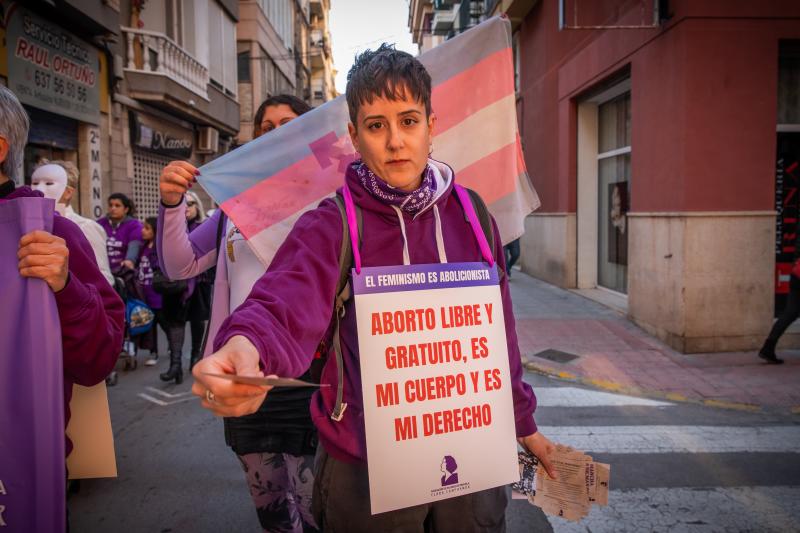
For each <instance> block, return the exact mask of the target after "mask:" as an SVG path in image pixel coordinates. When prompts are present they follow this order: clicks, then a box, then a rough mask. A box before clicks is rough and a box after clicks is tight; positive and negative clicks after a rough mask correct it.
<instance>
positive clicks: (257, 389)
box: [192, 44, 555, 531]
mask: <svg viewBox="0 0 800 533" xmlns="http://www.w3.org/2000/svg"><path fill="white" fill-rule="evenodd" d="M346 99H347V105H348V110H349V117H350V124H348V131H349V135H350V139H351V140H352V143H353V145H354V147H355V148H356V150H357V152H358V154H359V156H360V157H359V158H358V159H357V160H356V161H354V162H352V163H351V164H349V165H348V166H347V169H346V177H345V187H344V188H343V189H340V190H339V192H338V194H340V195H342V194H346V195H352V200H353V202H354V203H355V205H356V206H357V207H358V208H359V209H360V212H361V214H362V216H363V228H364V229H363V242H361V243H360V244H359V243H358V242H357V241H358V240H357V239H353V240H354V242H353V246H354V248H356V249H357V250H358V253H359V254H360V261H361V264H363V265H364V266H385V265H411V264H414V265H417V264H428V263H439V262H448V261H450V262H470V261H471V262H474V261H482V260H483V259H484V257H485V255H484V254H483V251H482V249H481V246H479V244H478V242H477V241H476V235H475V233H474V227H471V226H470V224H466V223H465V209H466V207H465V206H463V204H462V201H461V199H460V198H457V194H456V190H455V173H454V172H453V170H452V169H451V167H450V166H448V165H447V164H446V163H442V162H439V161H436V160H434V159H430V158H429V154H430V153H431V150H432V139H433V132H434V128H435V125H436V117H435V115H433V113H432V110H431V78H430V75H429V73H428V72H427V71H426V69H425V67H424V66H423V65H422V64H421V63H420V62H419V61H418V60H417V59H415V58H414V57H412V56H411V55H409V54H407V53H405V52H401V51H397V50H395V49H394V47H393V46H390V45H386V44H383V45H381V47H380V48H378V49H377V50H375V51H366V52H364V53H363V54H361V55H360V56H358V57H357V58H356V61H355V64H354V65H353V67H352V69H351V70H350V72H349V73H348V83H347V91H346ZM342 218H343V217H342V214H341V211H340V208H339V207H338V206H337V203H336V202H334V200H332V199H326V200H324V201H323V202H322V203H321V204H320V205H319V207H317V208H316V209H314V210H312V211H309V212H307V213H305V214H303V215H302V216H301V217H300V218H299V220H298V221H297V223H296V224H295V225H294V228H293V229H292V230H291V232H290V233H289V236H288V237H287V239H286V240H285V241H284V243H283V245H282V246H281V247H280V248H279V249H278V251H277V254H276V255H275V257H274V259H273V261H272V263H271V264H270V266H269V268H268V269H267V272H266V273H265V274H264V275H263V276H262V277H261V278H260V279H259V280H258V282H257V283H256V284H255V286H254V287H253V290H252V291H251V293H250V295H249V296H248V298H247V299H246V300H245V302H244V303H243V304H242V305H241V306H239V307H238V308H237V309H236V310H235V311H234V312H233V313H232V314H231V316H230V317H228V318H227V320H226V321H225V322H224V323H223V325H222V327H221V328H220V330H219V332H218V333H217V335H216V338H215V340H214V349H215V353H213V354H212V355H210V356H208V357H206V358H205V359H204V360H203V361H201V362H200V363H198V364H197V365H196V366H195V369H194V371H193V374H194V377H195V383H194V385H193V387H192V390H193V392H194V393H195V394H196V395H198V396H200V397H201V398H202V405H203V406H204V407H205V408H207V409H209V410H210V411H212V412H213V413H215V414H217V415H220V416H226V417H236V416H242V415H246V414H249V413H252V412H254V411H256V410H257V409H258V408H259V406H260V405H261V403H262V402H263V401H264V399H265V397H267V398H268V397H269V395H270V394H272V392H271V391H272V387H269V386H257V385H246V384H241V383H235V382H231V381H229V380H224V379H221V378H218V377H213V376H212V375H210V374H223V373H225V374H237V375H240V376H263V375H264V374H268V375H272V376H286V377H294V376H300V375H302V374H303V372H304V371H305V370H306V369H307V368H308V366H309V364H310V363H311V359H312V355H313V354H314V352H315V348H316V346H317V344H318V343H319V341H320V339H323V338H324V337H325V336H326V334H327V333H329V332H330V331H331V322H332V321H331V317H332V315H333V311H334V299H335V297H336V296H337V294H336V292H337V283H338V281H339V276H340V268H341V265H340V250H341V248H342V240H343V238H346V237H345V236H344V235H345V234H344V230H345V229H346V228H345V227H344V222H343V219H342ZM492 226H493V233H494V239H493V241H494V243H495V245H494V249H493V250H491V254H492V255H493V257H494V258H496V262H497V266H498V268H500V269H502V268H504V263H505V261H504V258H503V250H502V244H501V241H500V237H499V233H498V231H497V227H496V225H495V224H494V222H493V224H492ZM349 228H350V231H351V232H352V231H354V228H353V224H350V226H349ZM351 235H352V233H351ZM354 252H355V250H354ZM500 293H501V295H502V303H503V308H504V316H505V324H504V325H505V335H506V342H507V345H508V359H509V361H508V363H509V368H510V377H511V389H512V392H511V395H512V397H513V409H514V420H515V425H516V435H517V438H518V441H519V443H520V444H521V445H522V446H524V447H525V448H527V449H528V450H529V451H530V452H532V453H533V454H534V455H536V456H537V457H538V458H539V460H540V461H541V463H542V465H543V466H544V468H545V469H546V470H547V471H548V473H549V474H550V475H552V476H553V477H555V471H554V469H553V465H552V464H551V461H550V456H551V453H552V452H553V451H554V448H555V447H554V445H553V444H552V443H551V442H550V441H549V440H548V439H547V438H546V437H545V436H543V435H542V434H541V433H539V432H538V431H537V427H536V423H535V421H534V418H533V412H534V410H535V407H536V398H535V396H534V394H533V391H532V390H531V387H530V386H529V385H527V384H526V383H525V382H524V381H523V380H522V374H523V370H522V365H521V360H520V353H519V346H518V343H517V336H516V332H515V329H514V328H515V326H514V317H513V310H512V306H511V295H510V292H509V288H508V283H507V279H506V278H505V277H503V278H502V281H501V283H500ZM340 316H341V321H340V322H337V323H338V324H339V327H338V331H339V336H340V337H339V338H340V347H341V349H340V353H341V356H342V360H341V361H342V362H341V363H339V364H337V361H336V359H338V354H337V358H336V359H334V358H333V357H330V358H329V359H328V361H327V364H326V366H325V368H324V370H323V373H322V379H321V382H322V384H323V385H324V386H325V385H327V386H328V387H323V388H321V389H320V391H318V392H317V393H315V395H314V397H313V398H312V402H311V409H312V417H313V419H314V423H315V424H316V426H317V429H318V431H319V440H320V447H319V448H318V452H317V460H318V463H317V470H316V479H315V490H314V509H315V517H316V519H317V523H318V524H319V526H320V527H321V528H322V529H323V530H326V531H396V530H403V531H423V530H434V531H474V530H477V529H480V530H482V531H503V530H504V529H505V508H506V505H507V501H508V499H507V493H506V491H505V488H504V487H497V488H494V489H489V490H484V491H480V492H475V493H472V494H468V495H465V496H458V497H454V498H450V499H445V500H439V501H435V502H432V503H429V504H425V505H417V506H414V507H410V508H405V509H399V510H395V511H389V512H384V513H380V514H376V515H372V514H371V512H370V503H369V499H370V498H369V479H368V473H367V468H366V443H365V425H364V417H363V412H364V409H363V400H362V397H361V395H362V389H361V383H360V382H361V374H360V371H359V351H358V345H359V342H358V337H357V335H358V332H357V331H356V317H355V305H354V303H353V300H352V299H350V300H348V301H347V302H345V303H344V306H343V308H342V309H341V313H340ZM334 343H336V341H334ZM337 367H338V368H337ZM337 373H338V375H337ZM340 391H343V398H342V397H341V396H340V397H339V398H337V392H340ZM345 404H346V406H347V409H346V411H345V410H344V409H343V407H342V406H343V405H345Z"/></svg>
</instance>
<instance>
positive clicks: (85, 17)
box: [0, 0, 239, 218]
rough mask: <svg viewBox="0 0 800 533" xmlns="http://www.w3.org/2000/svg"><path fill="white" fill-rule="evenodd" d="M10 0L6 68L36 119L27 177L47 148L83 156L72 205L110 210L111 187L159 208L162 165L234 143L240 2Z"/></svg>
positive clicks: (1, 71) (58, 155) (93, 211)
mask: <svg viewBox="0 0 800 533" xmlns="http://www.w3.org/2000/svg"><path fill="white" fill-rule="evenodd" d="M53 4H55V5H53ZM0 6H2V15H3V20H4V25H3V26H4V28H3V31H5V38H4V39H3V40H2V41H3V43H6V47H5V49H2V50H0V76H2V78H1V79H2V80H3V81H4V83H6V84H7V85H8V86H9V87H10V88H11V89H12V90H13V91H14V92H15V93H16V94H17V96H18V97H20V99H21V101H22V102H23V104H24V105H25V106H26V109H27V110H28V113H29V115H30V118H31V132H30V136H29V144H28V147H27V148H26V157H25V168H24V172H23V174H24V176H25V180H26V181H27V180H29V179H30V175H31V173H32V172H33V169H34V167H35V166H36V165H37V164H38V162H39V161H40V160H41V159H43V158H44V159H65V160H69V161H72V162H74V163H77V164H78V168H79V170H80V173H81V179H80V186H79V191H78V200H77V202H75V201H74V205H73V207H74V208H75V209H76V211H78V212H80V213H81V214H82V215H84V216H88V217H93V218H98V217H99V216H102V215H103V214H104V213H105V210H106V198H107V197H108V195H109V194H111V193H113V192H122V193H125V194H127V195H129V196H130V197H131V198H132V199H133V200H134V202H135V203H136V205H137V215H138V216H139V217H142V218H143V217H146V216H152V215H155V214H157V212H158V202H159V192H158V179H159V176H160V173H161V169H162V168H163V167H164V165H166V164H167V163H168V162H169V161H171V160H175V159H183V160H188V161H190V162H192V163H193V164H195V165H201V164H203V163H205V162H206V161H208V160H210V159H212V158H214V157H217V156H218V155H220V154H221V153H224V152H225V151H227V149H228V147H229V146H230V145H231V142H232V139H233V137H234V135H235V134H236V133H237V131H238V129H239V104H238V102H237V99H238V97H237V73H236V21H237V18H238V4H237V3H236V2H235V1H233V0H231V1H226V0H198V1H192V0H147V1H141V0H120V1H116V2H115V1H107V0H105V1H104V0H93V1H91V0H90V1H70V0H60V1H55V2H47V1H37V0H31V1H26V2H7V1H3V2H2V3H0ZM212 43H213V45H212ZM200 194H201V197H202V199H203V200H204V202H205V203H206V205H207V206H210V200H209V199H208V198H207V197H205V196H204V195H203V194H202V193H200Z"/></svg>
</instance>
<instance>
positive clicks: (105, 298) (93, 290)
mask: <svg viewBox="0 0 800 533" xmlns="http://www.w3.org/2000/svg"><path fill="white" fill-rule="evenodd" d="M30 196H40V197H41V196H44V195H43V194H42V193H41V192H39V191H34V190H31V188H30V187H19V188H17V189H16V190H14V191H12V192H11V193H10V194H9V195H8V196H6V197H5V198H0V201H3V200H4V199H6V200H11V199H13V198H24V197H30ZM53 235H56V236H57V237H61V238H62V239H64V240H65V241H66V243H67V248H68V249H69V279H68V281H67V284H66V286H64V288H63V289H61V290H60V291H58V292H57V293H55V298H56V307H57V308H58V318H59V321H60V322H61V342H62V349H63V353H64V424H65V426H64V427H65V428H66V426H67V425H68V424H69V419H70V411H69V401H70V399H72V384H73V383H77V384H78V385H83V386H86V387H91V386H92V385H96V384H98V383H100V382H101V381H103V379H105V377H106V376H107V375H108V374H109V373H111V370H113V369H114V364H115V363H116V362H117V358H118V357H119V352H120V348H121V347H122V328H123V322H124V320H125V306H124V305H123V304H122V300H120V298H119V296H118V295H117V293H116V292H114V289H113V288H112V287H111V285H109V284H108V281H106V279H105V278H104V277H103V274H102V273H101V272H100V269H99V268H98V267H97V261H96V260H95V256H94V251H93V250H92V247H91V245H90V244H89V241H87V240H86V237H84V235H83V232H82V231H81V230H80V228H79V227H78V226H76V225H75V223H74V222H71V221H69V220H67V219H66V218H64V217H62V216H59V215H58V214H56V216H55V217H54V219H53ZM65 438H66V437H65ZM71 451H72V442H70V440H69V438H66V455H67V456H69V454H70V452H71Z"/></svg>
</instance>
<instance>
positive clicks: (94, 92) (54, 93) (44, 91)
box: [6, 7, 100, 124]
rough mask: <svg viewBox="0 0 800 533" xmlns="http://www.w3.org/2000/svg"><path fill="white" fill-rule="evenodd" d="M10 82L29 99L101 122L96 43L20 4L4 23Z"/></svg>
mask: <svg viewBox="0 0 800 533" xmlns="http://www.w3.org/2000/svg"><path fill="white" fill-rule="evenodd" d="M6 43H7V47H6V48H7V52H8V87H9V88H10V89H11V90H12V91H14V94H16V95H17V98H19V100H20V101H21V102H23V103H25V104H28V105H31V106H33V107H37V108H39V109H44V110H45V111H50V112H51V113H56V114H58V115H63V116H66V117H70V118H74V119H75V120H79V121H81V122H88V123H90V124H99V123H100V63H99V59H98V52H97V49H96V48H94V47H93V46H91V45H90V44H88V43H86V42H84V41H82V40H81V39H78V38H77V37H75V36H74V35H72V34H71V33H69V32H68V31H66V30H64V29H62V28H61V27H59V26H57V25H55V24H53V23H51V22H49V21H47V20H45V19H42V18H40V17H38V16H36V15H34V14H32V13H30V12H29V11H26V10H25V9H23V8H21V7H17V8H16V9H15V10H13V11H12V12H11V13H10V15H9V20H8V21H7V27H6Z"/></svg>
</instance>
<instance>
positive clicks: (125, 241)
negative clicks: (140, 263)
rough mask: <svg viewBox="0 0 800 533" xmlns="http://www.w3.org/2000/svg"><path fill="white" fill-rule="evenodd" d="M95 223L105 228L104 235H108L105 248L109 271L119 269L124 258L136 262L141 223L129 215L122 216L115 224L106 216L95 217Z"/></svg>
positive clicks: (140, 238)
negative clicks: (120, 220)
mask: <svg viewBox="0 0 800 533" xmlns="http://www.w3.org/2000/svg"><path fill="white" fill-rule="evenodd" d="M97 223H98V224H100V225H101V226H102V227H103V229H104V230H106V235H108V240H106V248H107V249H108V265H109V266H110V267H111V272H114V271H116V270H117V269H119V266H120V264H121V263H122V262H123V261H124V260H125V259H129V260H131V261H132V262H133V264H136V260H137V259H139V247H140V246H141V245H142V223H141V222H139V221H138V220H136V219H135V218H131V217H125V218H123V219H122V222H120V223H119V224H117V225H116V226H115V225H114V224H112V223H111V219H109V218H108V217H102V218H99V219H97Z"/></svg>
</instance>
